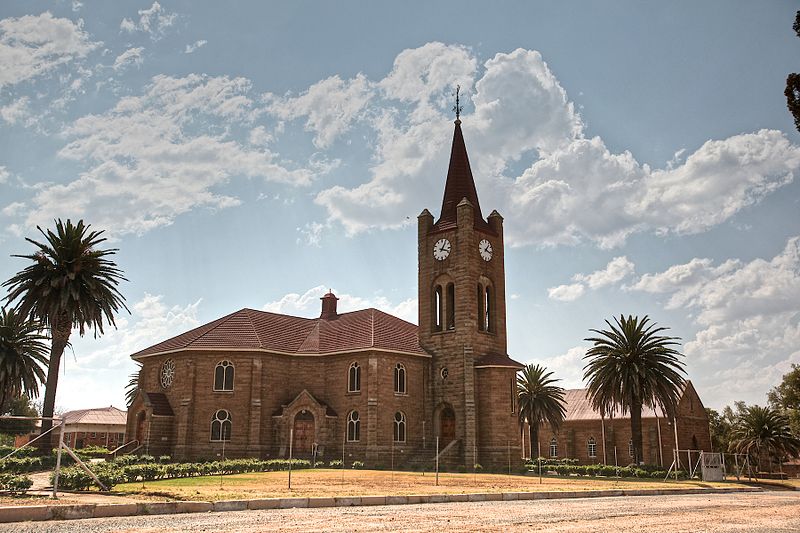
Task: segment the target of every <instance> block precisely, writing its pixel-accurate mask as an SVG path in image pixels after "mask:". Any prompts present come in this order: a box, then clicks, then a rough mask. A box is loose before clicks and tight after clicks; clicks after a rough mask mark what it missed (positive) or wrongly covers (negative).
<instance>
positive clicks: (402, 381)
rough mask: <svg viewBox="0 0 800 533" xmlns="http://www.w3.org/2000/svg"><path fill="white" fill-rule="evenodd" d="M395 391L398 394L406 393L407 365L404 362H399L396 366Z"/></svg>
mask: <svg viewBox="0 0 800 533" xmlns="http://www.w3.org/2000/svg"><path fill="white" fill-rule="evenodd" d="M394 392H395V393H396V394H405V393H406V367H405V366H403V363H397V364H396V365H395V367H394Z"/></svg>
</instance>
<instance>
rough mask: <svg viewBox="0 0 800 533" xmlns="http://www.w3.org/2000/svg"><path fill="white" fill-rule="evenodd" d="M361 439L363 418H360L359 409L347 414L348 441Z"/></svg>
mask: <svg viewBox="0 0 800 533" xmlns="http://www.w3.org/2000/svg"><path fill="white" fill-rule="evenodd" d="M359 440H361V420H359V418H358V411H350V414H348V415H347V442H358V441H359Z"/></svg>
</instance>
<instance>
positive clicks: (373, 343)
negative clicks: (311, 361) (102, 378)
mask: <svg viewBox="0 0 800 533" xmlns="http://www.w3.org/2000/svg"><path fill="white" fill-rule="evenodd" d="M417 329H418V328H417V326H415V325H414V324H412V323H410V322H406V321H405V320H402V319H400V318H397V317H395V316H392V315H390V314H387V313H384V312H383V311H379V310H377V309H373V308H370V309H362V310H360V311H353V312H350V313H342V314H337V315H334V316H332V317H329V318H301V317H296V316H289V315H281V314H277V313H268V312H266V311H256V310H254V309H241V310H239V311H236V312H234V313H231V314H229V315H227V316H224V317H222V318H219V319H217V320H214V321H213V322H209V323H208V324H204V325H202V326H200V327H197V328H195V329H193V330H190V331H187V332H186V333H183V334H181V335H178V336H176V337H172V338H170V339H167V340H165V341H163V342H160V343H158V344H155V345H153V346H150V347H149V348H145V349H144V350H141V351H139V352H136V353H135V354H133V355H131V357H132V358H133V359H140V358H143V357H148V356H152V355H158V354H163V353H170V352H176V351H182V350H203V349H205V350H212V349H213V350H225V349H228V350H230V349H239V350H260V351H266V352H277V353H287V354H297V355H323V354H329V353H336V352H346V351H354V350H366V349H384V350H391V351H396V352H404V353H411V354H417V355H426V356H427V355H428V354H427V352H425V351H424V350H423V349H422V348H421V347H420V345H419V337H418V335H417Z"/></svg>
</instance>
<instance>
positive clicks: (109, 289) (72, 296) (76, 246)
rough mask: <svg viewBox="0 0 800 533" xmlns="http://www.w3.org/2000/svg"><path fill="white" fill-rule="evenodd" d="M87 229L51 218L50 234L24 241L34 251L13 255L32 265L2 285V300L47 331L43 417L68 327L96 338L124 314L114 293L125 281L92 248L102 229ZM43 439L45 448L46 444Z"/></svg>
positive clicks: (46, 424)
mask: <svg viewBox="0 0 800 533" xmlns="http://www.w3.org/2000/svg"><path fill="white" fill-rule="evenodd" d="M90 227H91V226H90V225H88V224H84V223H83V220H80V221H78V223H77V224H73V223H72V221H70V220H67V221H66V222H62V221H61V220H57V221H56V230H55V232H53V231H51V230H49V229H48V230H47V231H46V232H45V231H44V230H43V229H42V228H40V227H37V229H38V230H39V232H40V233H41V234H42V235H43V236H44V237H45V242H37V241H35V240H33V239H28V238H26V239H25V240H27V241H28V242H30V243H31V244H33V245H34V246H35V247H36V248H37V250H36V251H35V252H34V253H32V254H30V255H17V256H14V257H21V258H23V259H29V260H30V261H32V264H31V265H29V266H28V267H26V268H25V269H24V270H22V271H20V272H18V273H17V274H15V275H14V276H13V277H12V278H11V279H9V280H8V281H6V282H5V283H4V284H3V285H4V286H5V287H7V288H8V291H9V294H8V296H6V299H7V300H8V301H9V302H17V304H16V305H17V310H18V312H19V313H20V315H22V316H27V317H30V318H31V319H34V320H39V321H41V322H42V323H43V324H44V326H45V327H47V328H48V329H49V330H50V338H51V347H50V358H49V365H48V368H47V385H46V387H45V395H44V403H43V407H42V416H43V417H51V416H53V409H54V407H55V400H56V387H57V386H58V370H59V367H60V365H61V356H62V354H63V353H64V348H66V346H67V345H68V344H69V338H70V334H71V333H72V329H73V328H77V330H78V332H79V334H80V335H81V336H83V335H84V334H85V333H86V330H87V329H91V330H93V332H94V335H95V337H96V336H97V335H98V332H99V333H100V334H102V333H103V325H104V324H105V323H108V324H111V325H112V326H114V325H115V323H114V315H115V313H117V312H119V311H120V310H121V309H125V310H126V311H127V310H128V308H127V307H126V306H125V298H124V297H123V296H122V294H121V293H120V292H119V290H118V289H117V286H118V284H119V282H120V281H127V280H126V279H125V277H124V276H123V275H122V271H121V270H120V269H119V268H117V265H116V263H114V262H113V261H111V260H110V259H109V256H112V255H114V254H115V253H116V252H117V250H116V249H107V250H103V249H100V248H98V246H99V245H100V244H101V243H103V242H104V241H105V240H106V239H105V237H102V234H103V232H102V231H90ZM51 427H52V422H51V421H49V420H44V421H43V422H42V431H43V432H44V431H47V430H48V429H50V428H51ZM45 440H46V441H47V442H46V443H45V444H44V445H43V448H45V449H47V448H49V447H50V445H49V442H50V440H49V439H45Z"/></svg>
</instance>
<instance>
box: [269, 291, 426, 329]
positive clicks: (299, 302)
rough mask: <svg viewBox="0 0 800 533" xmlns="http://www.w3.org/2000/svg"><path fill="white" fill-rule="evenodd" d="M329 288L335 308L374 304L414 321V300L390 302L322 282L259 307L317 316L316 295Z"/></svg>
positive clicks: (343, 309) (353, 308)
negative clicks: (339, 289) (337, 288)
mask: <svg viewBox="0 0 800 533" xmlns="http://www.w3.org/2000/svg"><path fill="white" fill-rule="evenodd" d="M329 290H332V291H333V293H334V294H335V295H336V296H337V298H339V301H338V302H337V307H336V309H337V312H339V313H347V312H350V311H358V310H360V309H367V308H370V307H374V308H376V309H379V310H381V311H383V312H385V313H389V314H390V315H394V316H396V317H399V318H402V319H403V320H406V321H408V322H412V323H415V324H416V322H417V300H416V298H409V299H407V300H403V301H402V302H400V303H397V304H395V303H393V302H391V301H390V300H389V299H388V298H386V297H385V296H381V295H376V296H374V297H371V298H364V297H361V296H354V295H351V294H347V293H340V292H339V291H337V290H336V289H335V288H334V289H329V288H328V287H326V286H325V285H317V286H316V287H312V288H310V289H308V290H307V291H306V292H304V293H303V294H298V293H288V294H286V295H284V296H283V297H281V298H280V299H278V300H274V301H272V302H268V303H266V304H264V306H263V307H262V308H261V309H262V310H264V311H269V312H270V313H281V314H287V315H296V316H306V317H309V318H314V317H317V316H319V314H320V312H321V310H322V304H321V303H320V298H322V296H323V295H324V294H325V293H327V292H328V291H329Z"/></svg>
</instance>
